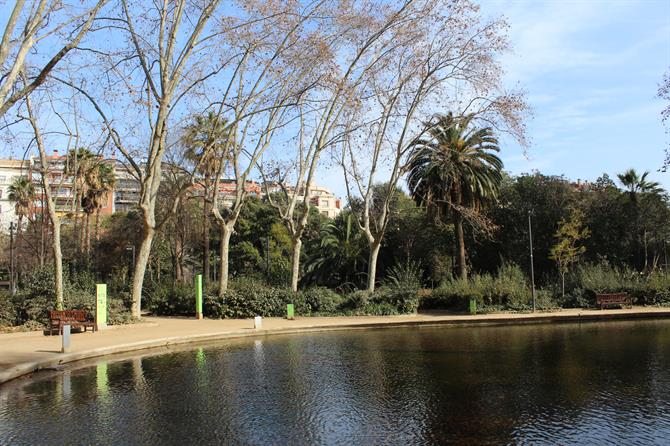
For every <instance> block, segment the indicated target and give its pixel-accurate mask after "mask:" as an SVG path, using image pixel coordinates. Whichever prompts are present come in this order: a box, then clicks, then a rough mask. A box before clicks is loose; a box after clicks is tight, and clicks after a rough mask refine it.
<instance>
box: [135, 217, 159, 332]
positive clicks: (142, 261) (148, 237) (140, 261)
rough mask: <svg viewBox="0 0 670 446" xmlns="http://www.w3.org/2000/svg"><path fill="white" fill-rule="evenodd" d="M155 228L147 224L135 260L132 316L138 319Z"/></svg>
mask: <svg viewBox="0 0 670 446" xmlns="http://www.w3.org/2000/svg"><path fill="white" fill-rule="evenodd" d="M154 233H155V230H154V228H152V227H150V226H147V225H145V228H144V238H143V239H142V243H141V244H140V251H139V253H138V255H137V258H136V260H135V270H134V271H133V294H132V299H133V303H132V309H131V311H132V316H133V317H134V318H136V319H139V318H140V317H141V312H142V285H143V284H144V273H145V272H146V270H147V263H149V254H151V242H152V241H153V239H154Z"/></svg>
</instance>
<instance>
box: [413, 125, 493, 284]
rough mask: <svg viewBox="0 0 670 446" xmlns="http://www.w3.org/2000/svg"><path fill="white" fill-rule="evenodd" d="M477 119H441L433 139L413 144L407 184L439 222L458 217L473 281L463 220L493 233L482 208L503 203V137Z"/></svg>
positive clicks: (431, 128) (431, 129) (461, 254)
mask: <svg viewBox="0 0 670 446" xmlns="http://www.w3.org/2000/svg"><path fill="white" fill-rule="evenodd" d="M474 118H475V116H474V115H468V116H464V117H461V118H457V117H454V115H453V114H452V113H449V114H447V115H443V116H439V117H438V119H437V122H436V123H430V124H427V126H426V130H427V133H428V134H429V135H430V138H429V139H417V140H416V141H414V142H413V144H412V146H413V151H412V153H411V155H410V159H409V162H408V170H409V173H408V177H407V184H408V186H409V189H410V191H411V194H412V197H413V198H414V199H415V200H416V202H417V203H418V204H419V205H421V206H424V207H426V209H427V211H428V213H429V215H432V216H434V218H435V219H436V220H438V221H444V220H446V215H447V214H451V216H452V221H453V224H454V227H455V230H456V234H457V237H456V244H457V251H458V256H457V258H458V268H459V276H460V277H461V278H462V279H466V278H467V265H466V257H465V240H464V234H463V221H464V219H465V220H466V221H468V222H470V223H472V224H475V226H476V227H478V228H484V229H485V230H487V231H488V230H490V225H489V224H488V221H487V219H486V218H485V217H484V216H483V214H482V213H481V212H480V209H481V208H482V207H483V206H484V205H485V204H489V203H492V202H495V201H496V200H497V198H498V192H499V189H500V183H501V182H502V168H503V162H502V160H501V159H500V158H499V157H498V156H497V155H496V154H495V152H499V151H500V148H499V147H498V139H497V138H496V137H495V136H494V134H493V129H492V128H491V127H484V128H475V127H473V126H472V124H473V120H474Z"/></svg>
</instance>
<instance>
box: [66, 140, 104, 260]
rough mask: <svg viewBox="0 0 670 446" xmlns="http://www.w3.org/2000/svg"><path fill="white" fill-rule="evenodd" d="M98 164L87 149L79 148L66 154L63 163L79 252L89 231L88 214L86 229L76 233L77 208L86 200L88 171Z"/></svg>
mask: <svg viewBox="0 0 670 446" xmlns="http://www.w3.org/2000/svg"><path fill="white" fill-rule="evenodd" d="M98 162H99V160H98V157H97V156H96V155H95V154H94V153H93V152H91V151H90V150H89V149H87V148H83V147H80V148H78V149H72V150H70V151H69V152H68V154H67V159H66V163H65V169H64V174H65V175H68V176H69V177H71V178H72V216H73V217H72V218H73V220H74V232H75V234H77V244H78V249H79V250H81V248H82V246H84V245H85V244H86V243H87V240H88V238H87V237H88V231H89V230H88V214H87V219H86V222H87V226H86V228H84V230H83V231H77V227H78V223H79V207H80V205H81V204H82V203H83V202H84V201H86V200H87V199H86V194H87V187H88V184H87V177H88V176H90V171H91V170H92V169H95V166H96V164H97V163H98ZM82 210H83V211H84V213H85V214H86V209H83V208H82ZM84 249H85V246H84Z"/></svg>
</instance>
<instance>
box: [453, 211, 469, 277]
mask: <svg viewBox="0 0 670 446" xmlns="http://www.w3.org/2000/svg"><path fill="white" fill-rule="evenodd" d="M454 230H455V231H456V261H457V265H458V275H459V277H460V278H461V279H463V280H468V269H467V265H466V263H465V236H464V234H463V216H462V215H461V213H460V212H458V211H456V210H454Z"/></svg>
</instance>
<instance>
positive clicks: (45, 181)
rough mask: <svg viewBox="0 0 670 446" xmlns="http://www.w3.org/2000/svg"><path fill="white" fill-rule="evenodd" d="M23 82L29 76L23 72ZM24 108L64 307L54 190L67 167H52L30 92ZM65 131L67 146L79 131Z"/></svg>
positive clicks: (56, 290) (59, 303) (56, 284)
mask: <svg viewBox="0 0 670 446" xmlns="http://www.w3.org/2000/svg"><path fill="white" fill-rule="evenodd" d="M23 80H24V82H28V80H27V79H26V78H25V76H23ZM24 103H25V110H26V113H27V116H26V120H27V121H28V122H29V123H30V128H31V130H32V133H33V137H32V138H31V144H29V145H28V146H29V147H30V146H31V145H32V142H34V143H35V145H36V146H37V150H38V153H39V165H37V166H34V167H35V170H36V171H37V172H38V174H39V181H40V186H41V191H40V192H41V197H40V198H41V204H42V207H43V208H44V207H46V209H47V214H48V216H49V220H50V221H51V227H52V238H51V248H52V253H53V261H54V293H55V297H56V309H58V310H62V309H63V253H62V249H61V218H60V216H59V214H58V212H57V209H56V206H57V203H56V200H55V198H54V193H53V190H56V191H58V190H59V189H60V188H61V187H62V186H63V184H64V181H65V178H66V171H65V170H64V169H60V168H59V167H55V168H54V167H52V166H51V165H50V162H49V157H48V155H47V151H46V144H45V139H44V131H43V127H44V123H40V122H39V120H38V115H37V110H36V108H35V107H34V106H33V103H32V101H31V98H30V96H26V97H25V98H24ZM49 105H50V106H51V111H52V112H54V110H55V108H54V104H53V102H50V101H49ZM65 129H66V132H65V133H64V134H65V135H66V136H68V150H69V148H70V144H71V143H72V141H73V140H77V135H73V134H72V133H71V132H70V129H69V127H68V126H67V125H65ZM52 180H57V182H56V183H53V182H52Z"/></svg>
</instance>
